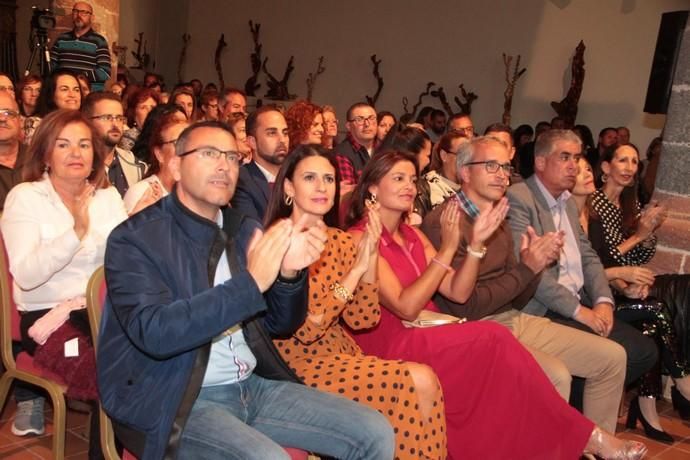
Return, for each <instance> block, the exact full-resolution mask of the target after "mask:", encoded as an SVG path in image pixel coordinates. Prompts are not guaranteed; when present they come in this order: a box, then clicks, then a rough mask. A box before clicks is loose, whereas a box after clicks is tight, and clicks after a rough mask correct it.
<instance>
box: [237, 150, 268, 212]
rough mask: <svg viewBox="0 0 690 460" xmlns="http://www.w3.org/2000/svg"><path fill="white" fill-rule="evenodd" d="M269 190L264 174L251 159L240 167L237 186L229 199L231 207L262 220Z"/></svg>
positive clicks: (266, 206)
mask: <svg viewBox="0 0 690 460" xmlns="http://www.w3.org/2000/svg"><path fill="white" fill-rule="evenodd" d="M270 197H271V190H270V188H269V186H268V181H267V180H266V176H264V173H262V172H261V170H260V169H259V167H258V166H256V163H254V162H253V161H252V162H251V163H248V164H246V165H244V166H242V167H241V168H240V174H239V178H238V179H237V188H236V189H235V194H234V196H233V197H232V200H231V201H230V204H231V205H232V207H233V209H235V210H237V211H238V212H240V213H242V214H244V215H246V216H249V217H253V218H254V219H256V220H258V221H259V222H263V220H264V216H265V215H266V209H267V208H268V199H269V198H270Z"/></svg>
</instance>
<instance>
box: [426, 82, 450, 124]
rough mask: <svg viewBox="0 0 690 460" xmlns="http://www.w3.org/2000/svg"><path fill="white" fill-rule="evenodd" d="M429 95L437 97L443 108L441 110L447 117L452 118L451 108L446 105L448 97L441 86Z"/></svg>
mask: <svg viewBox="0 0 690 460" xmlns="http://www.w3.org/2000/svg"><path fill="white" fill-rule="evenodd" d="M431 95H432V96H433V97H437V98H438V100H439V101H441V106H443V110H445V111H446V113H447V114H448V116H449V117H452V116H453V108H452V107H451V106H450V104H449V103H448V97H447V96H446V92H445V90H444V89H443V86H439V87H438V89H436V90H433V91H432V92H431Z"/></svg>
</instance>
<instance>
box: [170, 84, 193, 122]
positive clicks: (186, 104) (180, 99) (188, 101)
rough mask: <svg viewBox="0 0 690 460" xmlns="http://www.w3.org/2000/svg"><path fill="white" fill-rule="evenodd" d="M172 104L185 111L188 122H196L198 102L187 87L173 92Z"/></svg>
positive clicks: (171, 96)
mask: <svg viewBox="0 0 690 460" xmlns="http://www.w3.org/2000/svg"><path fill="white" fill-rule="evenodd" d="M170 103H172V104H176V105H179V106H180V107H182V108H183V109H184V112H185V114H186V115H187V120H189V121H190V122H194V120H196V102H195V100H194V93H193V92H192V90H190V89H187V88H186V87H181V88H178V89H176V90H175V91H173V93H172V94H171V95H170Z"/></svg>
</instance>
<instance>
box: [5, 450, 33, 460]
mask: <svg viewBox="0 0 690 460" xmlns="http://www.w3.org/2000/svg"><path fill="white" fill-rule="evenodd" d="M0 458H2V460H39V459H40V457H37V456H35V455H34V454H33V453H31V452H29V451H28V450H26V449H23V448H17V450H15V451H11V452H6V453H2V454H0Z"/></svg>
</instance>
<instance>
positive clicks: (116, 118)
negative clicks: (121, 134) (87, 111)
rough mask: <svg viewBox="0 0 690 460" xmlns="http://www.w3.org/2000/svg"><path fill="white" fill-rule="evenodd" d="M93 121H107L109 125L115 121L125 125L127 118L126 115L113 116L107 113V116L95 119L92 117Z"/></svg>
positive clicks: (97, 116)
mask: <svg viewBox="0 0 690 460" xmlns="http://www.w3.org/2000/svg"><path fill="white" fill-rule="evenodd" d="M91 120H99V121H106V122H108V123H112V122H113V121H116V122H118V123H124V122H125V121H127V117H126V116H124V115H111V114H109V113H107V114H105V115H96V116H95V117H91Z"/></svg>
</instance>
